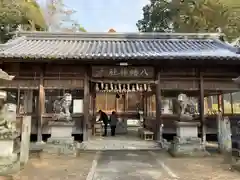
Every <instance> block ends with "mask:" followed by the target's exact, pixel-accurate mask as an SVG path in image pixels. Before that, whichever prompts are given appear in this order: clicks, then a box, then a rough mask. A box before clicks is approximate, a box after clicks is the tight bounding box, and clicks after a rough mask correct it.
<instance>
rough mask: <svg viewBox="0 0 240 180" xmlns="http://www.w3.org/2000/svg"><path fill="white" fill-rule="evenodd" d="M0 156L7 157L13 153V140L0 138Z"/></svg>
mask: <svg viewBox="0 0 240 180" xmlns="http://www.w3.org/2000/svg"><path fill="white" fill-rule="evenodd" d="M0 148H1V150H0V157H8V156H11V155H12V153H13V148H14V140H4V139H2V140H0Z"/></svg>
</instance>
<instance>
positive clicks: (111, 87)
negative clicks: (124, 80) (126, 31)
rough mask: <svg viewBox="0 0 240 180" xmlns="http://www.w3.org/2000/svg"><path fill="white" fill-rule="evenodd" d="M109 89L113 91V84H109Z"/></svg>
mask: <svg viewBox="0 0 240 180" xmlns="http://www.w3.org/2000/svg"><path fill="white" fill-rule="evenodd" d="M110 89H111V91H113V83H111V84H110Z"/></svg>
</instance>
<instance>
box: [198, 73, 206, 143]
mask: <svg viewBox="0 0 240 180" xmlns="http://www.w3.org/2000/svg"><path fill="white" fill-rule="evenodd" d="M199 91H200V94H199V97H200V98H199V104H200V121H201V130H202V132H201V133H202V142H203V144H205V143H206V123H205V117H204V84H203V75H202V73H201V72H200V82H199Z"/></svg>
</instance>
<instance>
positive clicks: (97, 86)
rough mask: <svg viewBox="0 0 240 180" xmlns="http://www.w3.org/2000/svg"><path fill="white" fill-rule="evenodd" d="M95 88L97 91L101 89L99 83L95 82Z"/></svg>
mask: <svg viewBox="0 0 240 180" xmlns="http://www.w3.org/2000/svg"><path fill="white" fill-rule="evenodd" d="M95 90H96V92H98V91H99V84H98V83H96V84H95Z"/></svg>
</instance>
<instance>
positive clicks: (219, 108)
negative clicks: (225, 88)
mask: <svg viewBox="0 0 240 180" xmlns="http://www.w3.org/2000/svg"><path fill="white" fill-rule="evenodd" d="M217 103H218V112H222V108H221V99H220V95H217Z"/></svg>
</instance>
